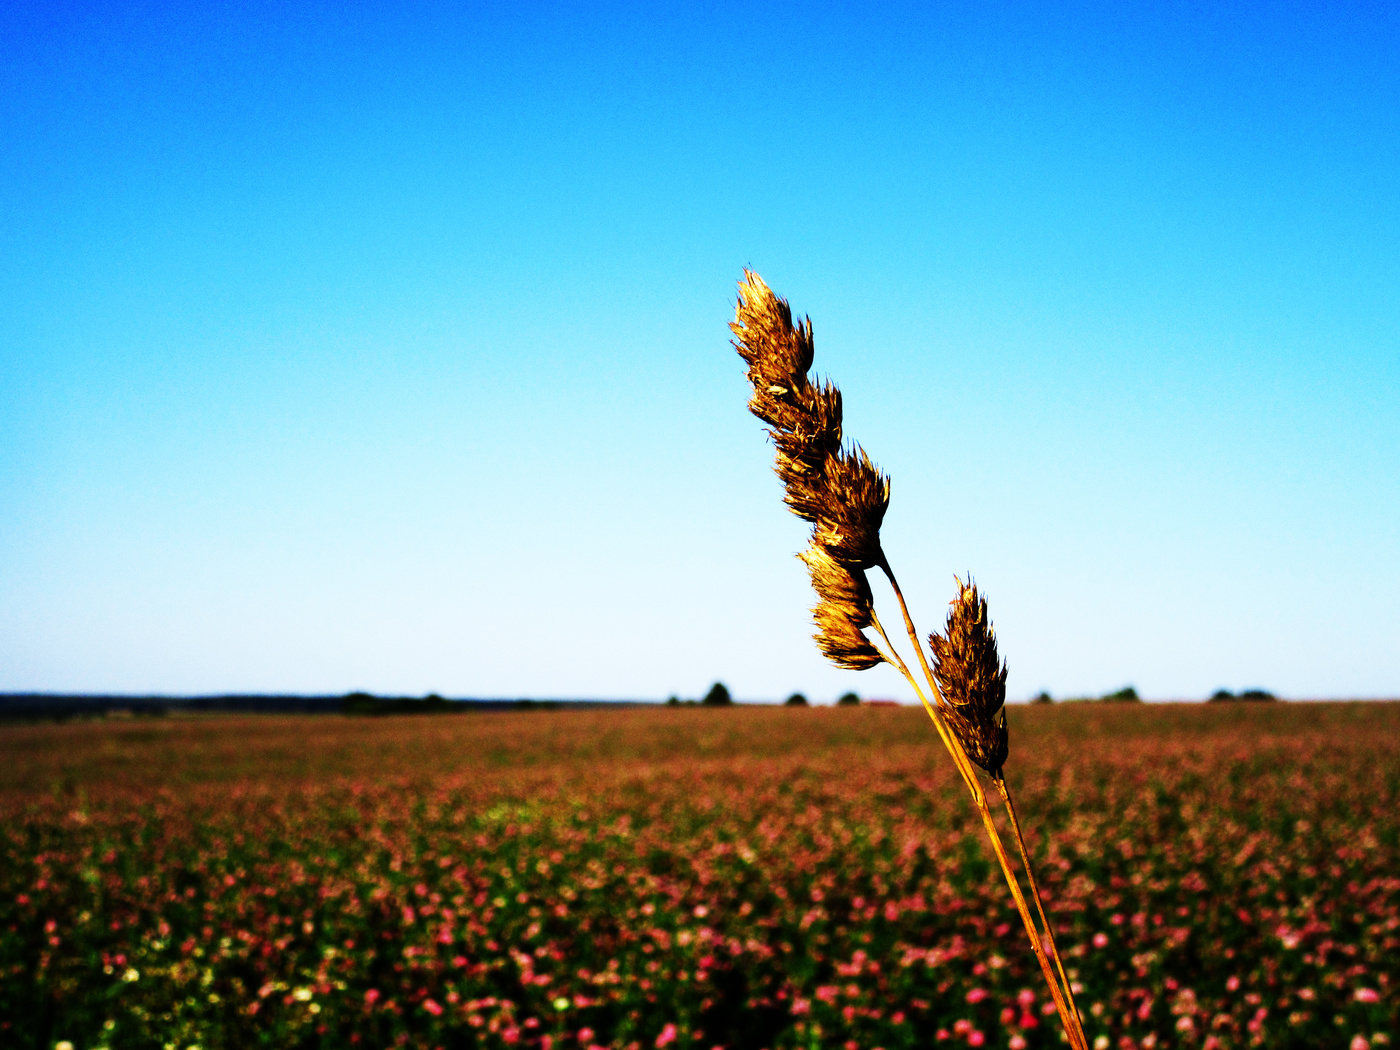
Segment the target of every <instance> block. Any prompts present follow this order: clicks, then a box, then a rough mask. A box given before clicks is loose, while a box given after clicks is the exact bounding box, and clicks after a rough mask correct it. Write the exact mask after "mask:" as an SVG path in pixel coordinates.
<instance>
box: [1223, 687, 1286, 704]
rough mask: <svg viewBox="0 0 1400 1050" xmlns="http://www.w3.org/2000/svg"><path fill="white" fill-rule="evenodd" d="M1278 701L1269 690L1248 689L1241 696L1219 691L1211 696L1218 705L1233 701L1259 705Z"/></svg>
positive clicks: (1226, 690) (1227, 691)
mask: <svg viewBox="0 0 1400 1050" xmlns="http://www.w3.org/2000/svg"><path fill="white" fill-rule="evenodd" d="M1277 699H1278V697H1276V696H1274V694H1273V693H1271V692H1269V691H1268V690H1267V689H1246V690H1244V692H1242V693H1240V694H1239V695H1236V694H1234V693H1232V692H1230V690H1228V689H1217V690H1216V691H1215V692H1214V693H1212V694H1211V700H1212V701H1214V702H1216V703H1221V702H1228V701H1231V700H1244V701H1246V702H1254V703H1258V702H1260V701H1264V702H1268V701H1270V700H1277Z"/></svg>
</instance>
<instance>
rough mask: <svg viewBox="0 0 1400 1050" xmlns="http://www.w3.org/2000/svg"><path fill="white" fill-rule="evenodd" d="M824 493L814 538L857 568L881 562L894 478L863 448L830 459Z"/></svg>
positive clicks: (844, 562) (835, 556)
mask: <svg viewBox="0 0 1400 1050" xmlns="http://www.w3.org/2000/svg"><path fill="white" fill-rule="evenodd" d="M823 497H824V500H823V503H822V506H821V512H820V513H819V514H818V516H817V520H816V527H815V528H814V529H813V530H812V540H813V542H815V543H820V544H821V545H822V546H823V547H825V548H826V549H827V550H828V551H829V552H830V553H831V556H832V557H833V558H835V559H836V560H837V561H839V562H841V563H842V564H844V565H849V566H850V567H851V568H853V569H869V568H873V567H874V566H876V565H878V564H880V561H881V559H883V557H884V554H883V552H882V551H881V549H880V525H881V524H882V523H883V522H884V520H885V510H886V508H888V507H889V505H890V480H889V478H887V477H885V476H884V475H883V474H881V473H880V471H879V469H878V468H877V467H876V466H875V464H874V463H872V462H871V461H870V457H869V456H867V455H866V454H865V450H864V449H863V448H860V447H859V446H857V447H856V448H855V449H854V450H852V451H850V452H843V453H842V454H841V455H839V456H835V457H833V458H832V459H830V460H828V463H827V470H826V484H825V486H824V490H823Z"/></svg>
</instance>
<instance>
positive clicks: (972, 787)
mask: <svg viewBox="0 0 1400 1050" xmlns="http://www.w3.org/2000/svg"><path fill="white" fill-rule="evenodd" d="M879 565H880V568H881V570H883V572H884V574H885V578H886V579H888V580H889V581H890V588H891V589H892V590H893V591H894V596H895V599H896V600H897V601H898V602H899V610H900V612H901V613H902V614H903V616H904V627H905V630H906V631H908V633H909V640H910V642H912V643H913V645H914V652H915V653H916V654H917V655H918V657H919V664H920V666H921V667H922V669H923V672H924V677H925V678H926V679H928V684H929V688H930V689H931V690H932V693H933V696H934V697H935V698H936V699H939V700H941V699H942V696H941V694H940V691H939V689H938V680H937V679H936V678H934V676H933V671H932V669H931V668H930V667H929V665H928V659H927V658H926V657H925V656H924V648H923V646H922V645H921V644H920V642H919V633H918V631H917V630H915V628H914V620H913V617H911V616H910V615H909V606H908V604H907V603H906V602H905V600H904V592H903V591H901V590H900V588H899V581H898V580H896V579H895V575H894V570H893V569H891V568H890V564H889V561H888V559H886V558H885V557H884V554H883V552H882V553H881V556H880V562H879ZM872 622H873V621H872ZM876 628H877V630H879V631H880V634H881V636H882V637H884V638H885V642H886V644H890V641H889V637H888V636H886V635H885V632H884V629H883V628H882V627H880V626H879V624H878V622H877V623H876ZM890 647H891V648H893V645H892V644H891V645H890ZM900 669H901V671H902V672H903V673H904V677H905V678H907V679H908V680H909V683H910V684H911V685H913V686H914V691H915V693H917V694H918V696H919V700H920V701H921V702H922V703H923V705H924V710H925V711H926V712H927V713H928V716H929V719H930V720H931V721H932V722H933V724H934V727H935V728H936V729H937V730H938V735H939V736H940V737H941V738H942V740H943V745H944V747H946V748H947V749H948V754H949V755H950V756H952V759H953V764H954V765H955V766H956V767H957V769H958V772H959V773H960V774H961V775H962V778H963V783H965V784H966V785H967V789H968V791H969V793H971V795H972V801H973V803H974V804H975V805H976V806H977V811H978V813H980V814H981V816H982V823H983V824H984V825H985V827H986V830H987V838H988V839H990V840H991V843H992V849H993V851H994V852H995V853H996V855H997V861H998V863H1000V864H1001V872H1002V875H1003V876H1005V878H1006V885H1007V886H1008V887H1009V888H1010V890H1011V897H1012V900H1014V901H1015V903H1016V910H1017V911H1018V912H1019V913H1020V915H1021V922H1022V924H1023V925H1024V926H1025V928H1026V936H1027V938H1028V939H1029V940H1030V942H1031V950H1032V951H1033V952H1034V953H1035V957H1036V961H1037V962H1039V963H1040V969H1041V973H1042V974H1044V976H1045V984H1046V986H1047V987H1048V988H1049V989H1050V994H1051V996H1052V997H1053V998H1054V1000H1055V1009H1056V1010H1057V1011H1058V1013H1059V1015H1060V1023H1061V1024H1062V1025H1063V1026H1064V1029H1065V1035H1066V1037H1067V1038H1068V1039H1069V1041H1070V1045H1071V1046H1072V1047H1074V1050H1089V1044H1088V1042H1087V1040H1086V1039H1085V1036H1084V1029H1083V1026H1082V1025H1081V1024H1080V1023H1079V1015H1078V1011H1077V1010H1076V1011H1075V1012H1074V1013H1071V1012H1070V1004H1069V1002H1068V1001H1067V1000H1066V998H1065V997H1066V996H1067V995H1068V994H1069V987H1068V984H1066V986H1065V987H1064V988H1061V986H1060V982H1059V981H1058V980H1056V975H1055V971H1054V970H1053V969H1051V967H1050V960H1049V959H1048V958H1046V955H1045V948H1044V946H1043V945H1042V944H1041V940H1040V932H1039V931H1038V930H1037V929H1036V926H1035V920H1034V919H1033V918H1032V917H1031V913H1030V908H1029V907H1027V905H1026V899H1025V896H1024V894H1022V892H1021V884H1020V881H1019V880H1018V879H1017V878H1016V873H1015V871H1014V870H1013V869H1012V867H1011V858H1010V857H1008V856H1007V854H1006V848H1005V847H1004V846H1003V845H1002V842H1001V834H1000V833H999V832H998V831H997V826H996V821H995V820H993V819H992V811H991V808H990V807H989V806H988V805H987V797H986V794H985V793H984V792H983V790H982V785H981V784H980V783H979V782H978V779H977V773H976V771H975V770H974V769H973V767H972V761H971V759H969V758H968V757H967V751H966V750H965V749H964V748H963V746H962V742H961V741H959V740H958V739H957V737H956V736H954V735H953V733H952V732H951V731H950V730H949V729H948V726H947V723H945V722H944V721H943V719H942V718H941V717H939V714H938V710H937V708H935V707H934V705H933V704H931V703H929V701H928V699H927V698H926V697H925V696H924V693H923V690H922V689H920V688H919V687H918V685H917V684H916V683H915V682H914V677H913V675H912V674H910V673H909V669H908V667H907V666H905V665H904V663H903V661H902V660H901V661H900ZM1029 870H1030V869H1029V865H1028V866H1027V872H1029ZM1032 884H1034V883H1032ZM1036 903H1037V905H1039V894H1038V893H1037V902H1036ZM1056 961H1057V962H1058V956H1057V958H1056Z"/></svg>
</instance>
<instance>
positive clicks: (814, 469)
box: [729, 270, 1088, 1050]
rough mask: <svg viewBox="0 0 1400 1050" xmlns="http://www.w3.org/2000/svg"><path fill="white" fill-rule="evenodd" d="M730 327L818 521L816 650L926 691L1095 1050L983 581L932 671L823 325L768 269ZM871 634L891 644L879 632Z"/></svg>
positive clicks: (792, 481)
mask: <svg viewBox="0 0 1400 1050" xmlns="http://www.w3.org/2000/svg"><path fill="white" fill-rule="evenodd" d="M729 327H730V330H731V331H732V332H733V333H734V340H733V343H734V348H735V349H736V350H738V351H739V356H741V357H742V358H743V359H744V361H745V363H746V364H747V365H748V369H749V371H748V375H749V382H750V383H751V384H752V386H753V396H752V397H751V398H750V399H749V410H750V411H751V412H753V414H754V415H756V416H757V417H758V418H759V419H761V420H762V421H763V422H764V423H766V424H767V425H768V434H769V436H770V437H771V438H772V440H773V444H774V445H775V446H776V448H777V455H776V462H775V464H774V470H775V471H776V472H777V474H778V477H779V478H780V479H781V480H782V482H783V488H784V500H785V502H786V503H787V505H788V507H789V509H791V510H792V512H793V513H794V514H796V515H797V516H798V517H800V518H802V519H803V520H804V521H806V522H808V523H810V524H811V526H812V535H811V542H810V544H809V545H808V548H807V550H806V551H804V552H803V553H802V554H800V555H799V557H800V558H801V559H802V560H803V562H805V563H806V565H807V569H808V571H809V572H810V574H811V577H812V587H813V589H814V590H815V591H816V594H817V604H816V605H815V606H814V607H813V609H812V619H813V621H814V622H815V624H816V627H817V633H816V634H815V635H814V638H815V640H816V643H817V647H818V648H819V649H820V650H821V652H822V654H823V655H824V656H826V658H827V659H829V660H831V661H832V662H833V663H835V664H837V665H838V666H840V667H846V668H850V669H852V670H856V671H863V670H866V669H868V668H871V667H875V666H877V665H878V664H881V663H888V664H890V665H891V666H892V667H894V668H895V669H896V670H898V671H899V672H900V674H902V675H903V676H904V677H905V679H906V680H907V681H908V682H909V684H910V685H911V686H912V687H913V689H914V692H915V693H916V694H917V695H918V697H919V700H920V702H921V703H922V704H923V706H924V710H925V711H927V712H928V716H929V718H930V719H931V720H932V722H933V725H934V728H935V729H937V731H938V735H939V737H940V739H941V740H942V741H943V744H944V746H945V747H946V748H947V750H948V754H949V755H950V756H951V757H952V759H953V764H954V765H955V766H956V767H957V770H958V773H959V775H960V776H961V777H962V779H963V783H964V784H965V785H966V787H967V790H968V792H969V793H970V794H971V796H972V801H973V804H974V805H975V806H976V807H977V811H978V813H979V814H980V815H981V817H982V823H983V826H984V828H985V829H986V832H987V837H988V839H989V840H990V842H991V845H992V850H993V852H995V854H996V856H997V861H998V863H999V864H1000V865H1001V870H1002V874H1003V875H1004V876H1005V877H1006V883H1007V886H1008V887H1009V888H1010V890H1011V896H1012V899H1013V900H1014V901H1015V903H1016V909H1017V911H1018V912H1020V915H1021V921H1022V923H1023V925H1024V926H1025V930H1026V936H1027V937H1028V938H1029V939H1030V943H1031V949H1032V951H1034V953H1035V956H1036V959H1037V961H1038V962H1039V963H1040V968H1041V972H1042V973H1043V974H1044V976H1045V982H1046V985H1047V986H1048V987H1049V989H1050V994H1051V996H1052V998H1053V999H1054V1001H1055V1008H1056V1009H1057V1010H1058V1011H1059V1015H1060V1021H1061V1023H1062V1024H1063V1025H1064V1030H1065V1035H1066V1037H1067V1038H1068V1040H1069V1042H1070V1045H1071V1046H1073V1047H1074V1048H1075V1050H1088V1042H1087V1041H1086V1039H1085V1036H1084V1026H1083V1022H1082V1020H1081V1018H1080V1015H1079V1010H1078V1008H1077V1006H1076V1005H1075V1002H1074V993H1073V989H1072V986H1071V982H1070V980H1069V978H1068V977H1067V976H1066V975H1065V969H1064V965H1063V963H1062V962H1061V960H1060V953H1059V951H1058V949H1057V948H1056V946H1055V935H1054V930H1053V928H1052V927H1051V925H1050V922H1049V920H1048V919H1047V918H1046V915H1045V909H1044V906H1043V905H1042V903H1041V896H1040V887H1039V885H1038V884H1037V881H1036V878H1035V871H1034V868H1033V867H1032V865H1031V859H1030V854H1029V852H1028V851H1027V849H1026V843H1025V837H1024V835H1023V834H1022V831H1021V822H1020V819H1019V818H1018V816H1017V814H1016V807H1015V804H1014V803H1013V802H1012V797H1011V789H1010V788H1009V786H1008V785H1007V783H1006V778H1005V777H1004V775H1003V770H1002V767H1003V766H1004V764H1005V762H1006V758H1007V752H1008V739H1007V732H1006V710H1005V702H1006V664H1005V662H1004V661H1002V660H1001V658H1000V657H999V656H998V653H997V643H996V632H995V631H994V630H993V628H992V621H991V618H990V616H989V615H988V612H987V601H986V599H985V598H984V597H982V595H981V594H979V593H978V590H977V586H976V584H974V583H973V582H972V580H971V578H970V577H969V578H968V580H966V581H963V580H958V593H957V596H956V597H955V598H954V599H953V601H952V603H951V605H950V608H949V611H948V618H947V622H946V623H945V624H944V627H943V631H942V632H941V633H939V632H934V633H932V634H930V635H929V636H928V652H929V655H931V656H932V658H933V663H932V665H930V663H929V660H928V657H927V656H926V655H925V653H924V648H923V646H922V645H921V644H920V641H919V635H918V632H917V631H916V630H915V629H914V621H913V619H912V618H911V617H910V615H909V608H908V606H907V605H906V603H905V601H904V595H903V593H902V592H901V591H900V589H899V582H898V581H897V580H896V579H895V575H894V571H893V570H892V569H891V568H890V563H889V560H888V559H887V558H886V557H885V552H884V549H883V548H882V547H881V546H880V526H881V524H882V523H883V522H884V518H885V510H886V508H887V507H888V506H889V501H890V482H889V478H887V477H886V476H885V475H883V474H881V473H880V471H879V469H878V468H877V467H876V466H875V464H874V463H872V462H871V460H870V457H869V456H867V455H866V453H865V450H864V449H862V448H861V447H860V446H859V445H852V446H847V444H846V443H845V441H844V437H843V434H842V431H841V391H840V390H838V389H837V388H836V386H835V385H833V384H832V383H830V382H821V381H818V380H816V379H814V378H809V377H808V371H809V370H810V369H811V367H812V361H813V343H812V322H811V320H810V319H809V318H803V319H802V320H800V321H798V322H796V323H794V321H793V318H792V310H791V308H790V307H789V306H788V304H787V301H786V300H785V299H782V298H780V297H779V296H777V295H775V294H774V293H773V291H772V289H770V288H769V287H768V285H767V284H765V283H764V282H763V279H762V278H761V277H759V276H758V274H756V273H753V272H752V271H750V270H745V271H744V276H743V279H742V280H741V281H740V282H739V300H738V305H737V308H736V310H735V317H734V322H733V323H732V324H731V325H730V326H729ZM869 569H879V570H880V571H881V572H882V573H883V574H884V576H885V578H886V579H887V580H888V581H889V584H890V588H891V590H892V591H893V593H894V597H895V600H896V602H897V603H898V605H899V611H900V613H901V615H902V617H903V620H904V627H905V630H906V632H907V633H908V636H909V641H910V643H911V644H912V645H913V647H914V652H915V654H916V655H917V657H918V662H919V666H920V669H921V670H922V672H923V679H924V682H925V683H926V684H927V686H928V692H927V693H925V691H924V689H923V688H922V687H921V685H920V683H919V680H918V679H917V678H916V677H915V676H914V674H913V673H912V672H911V671H910V670H909V666H908V665H907V664H906V663H905V662H904V660H903V658H902V657H901V656H900V655H899V651H898V649H897V648H896V647H895V645H894V643H893V642H891V640H890V637H889V635H888V634H887V633H886V632H885V628H884V627H883V626H882V625H881V623H880V618H879V617H878V616H877V615H876V613H875V602H874V596H873V593H872V591H871V588H870V581H869V579H868V578H867V577H866V572H867V570H869ZM871 628H873V629H874V631H875V634H876V635H877V636H878V641H877V640H875V639H872V638H871V637H869V636H867V635H866V633H865V632H866V630H867V629H871ZM881 643H883V644H881ZM978 768H980V769H981V770H982V771H983V772H985V773H986V774H987V775H988V777H989V778H990V779H991V780H992V782H993V783H994V784H996V786H997V788H998V793H999V794H1000V795H1001V798H1002V802H1003V804H1004V805H1005V807H1006V814H1007V822H1008V825H1009V827H1010V829H1011V832H1012V836H1013V837H1014V838H1015V840H1016V845H1017V848H1018V852H1019V854H1020V859H1021V866H1022V868H1023V869H1024V871H1025V875H1026V880H1027V882H1028V884H1029V887H1030V891H1031V897H1032V898H1033V899H1034V901H1035V914H1034V915H1032V913H1031V910H1030V908H1029V906H1028V905H1027V903H1026V895H1025V894H1024V893H1023V892H1022V888H1021V883H1020V879H1019V877H1018V876H1017V873H1016V871H1015V868H1014V867H1013V865H1012V862H1011V858H1010V857H1009V856H1008V854H1007V851H1006V848H1005V846H1004V844H1003V842H1002V838H1001V833H1000V831H999V830H998V828H997V823H996V820H995V819H994V818H993V815H992V810H991V807H990V805H989V804H988V802H987V796H986V792H985V791H984V790H983V787H982V781H981V779H980V778H979V776H978V773H977V769H978ZM1037 919H1038V920H1039V922H1038V923H1037Z"/></svg>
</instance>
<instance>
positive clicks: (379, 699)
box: [340, 693, 531, 715]
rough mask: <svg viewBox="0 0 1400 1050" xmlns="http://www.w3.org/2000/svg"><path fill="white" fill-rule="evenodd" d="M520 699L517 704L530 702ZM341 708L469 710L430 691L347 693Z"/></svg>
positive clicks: (354, 711)
mask: <svg viewBox="0 0 1400 1050" xmlns="http://www.w3.org/2000/svg"><path fill="white" fill-rule="evenodd" d="M530 703H531V701H528V700H519V701H516V705H517V706H520V705H523V704H530ZM340 707H341V710H342V711H344V712H345V713H346V714H347V715H422V714H439V713H444V712H454V713H455V712H461V711H466V710H468V705H466V704H462V703H458V702H456V701H455V700H446V699H444V698H443V697H441V696H438V694H437V693H429V694H428V695H427V696H425V697H423V698H422V699H421V700H420V699H418V698H416V697H411V696H396V697H385V696H375V695H374V694H373V693H347V694H346V695H345V696H344V697H342V698H341V701H340Z"/></svg>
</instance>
